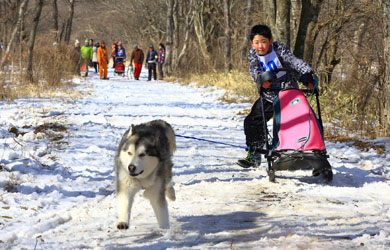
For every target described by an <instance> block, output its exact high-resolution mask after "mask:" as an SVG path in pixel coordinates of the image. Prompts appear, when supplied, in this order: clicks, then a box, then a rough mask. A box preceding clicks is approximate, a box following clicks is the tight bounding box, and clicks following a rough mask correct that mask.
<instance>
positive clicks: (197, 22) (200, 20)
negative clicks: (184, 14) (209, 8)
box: [194, 0, 211, 64]
mask: <svg viewBox="0 0 390 250" xmlns="http://www.w3.org/2000/svg"><path fill="white" fill-rule="evenodd" d="M195 4H196V8H195V9H194V29H195V33H196V37H197V38H198V44H199V48H200V52H201V54H202V56H203V58H204V60H205V62H206V63H207V64H210V61H211V55H210V52H209V51H208V46H207V40H206V31H205V26H206V23H205V19H204V16H205V15H204V11H205V2H204V1H199V0H198V1H197V2H196V3H195Z"/></svg>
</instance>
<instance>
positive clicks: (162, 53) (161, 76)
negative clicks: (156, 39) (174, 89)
mask: <svg viewBox="0 0 390 250" xmlns="http://www.w3.org/2000/svg"><path fill="white" fill-rule="evenodd" d="M158 47H159V50H158V59H157V63H158V73H159V79H160V80H162V79H164V72H163V64H164V62H165V46H164V44H163V43H160V44H159V46H158Z"/></svg>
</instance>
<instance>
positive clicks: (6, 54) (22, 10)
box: [0, 0, 29, 70]
mask: <svg viewBox="0 0 390 250" xmlns="http://www.w3.org/2000/svg"><path fill="white" fill-rule="evenodd" d="M28 1H29V0H23V2H22V3H21V4H20V7H19V14H18V21H17V22H16V25H15V26H14V30H13V31H12V35H11V38H10V40H9V42H8V44H7V48H6V49H5V52H4V57H3V58H2V59H1V64H0V68H1V70H2V69H3V66H4V63H5V61H6V60H7V56H8V53H9V52H10V50H11V46H12V43H13V41H14V39H15V37H16V34H17V32H18V29H19V27H20V24H21V22H22V19H23V16H24V11H25V6H27V4H28Z"/></svg>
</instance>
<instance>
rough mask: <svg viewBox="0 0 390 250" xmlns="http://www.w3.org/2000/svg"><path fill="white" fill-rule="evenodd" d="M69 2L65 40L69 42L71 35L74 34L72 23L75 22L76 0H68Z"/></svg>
mask: <svg viewBox="0 0 390 250" xmlns="http://www.w3.org/2000/svg"><path fill="white" fill-rule="evenodd" d="M66 2H67V4H68V19H67V20H66V24H65V36H64V41H65V42H67V43H69V41H70V36H71V34H72V23H73V14H74V0H66Z"/></svg>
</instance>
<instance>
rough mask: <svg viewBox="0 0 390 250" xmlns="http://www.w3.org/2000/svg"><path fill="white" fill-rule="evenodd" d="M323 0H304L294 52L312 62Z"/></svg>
mask: <svg viewBox="0 0 390 250" xmlns="http://www.w3.org/2000/svg"><path fill="white" fill-rule="evenodd" d="M322 1H323V0H302V10H301V18H300V22H299V27H298V34H297V38H296V42H295V47H294V54H295V55H296V56H297V57H299V58H303V59H304V60H305V61H306V62H308V63H310V64H311V63H312V57H313V51H314V40H315V38H316V36H317V34H318V27H317V21H318V15H319V11H320V6H321V3H322Z"/></svg>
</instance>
